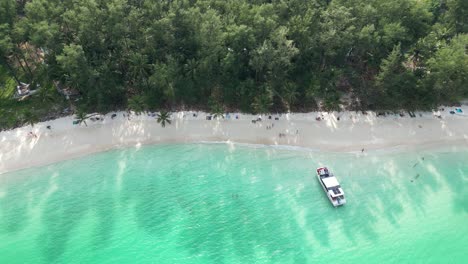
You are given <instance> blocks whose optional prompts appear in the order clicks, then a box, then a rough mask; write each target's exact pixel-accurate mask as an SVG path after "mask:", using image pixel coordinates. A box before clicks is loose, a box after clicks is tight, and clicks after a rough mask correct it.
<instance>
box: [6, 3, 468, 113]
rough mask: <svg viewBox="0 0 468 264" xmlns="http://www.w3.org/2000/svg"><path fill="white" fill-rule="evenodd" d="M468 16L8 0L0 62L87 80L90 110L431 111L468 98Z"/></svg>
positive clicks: (68, 80)
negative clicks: (342, 107) (343, 108)
mask: <svg viewBox="0 0 468 264" xmlns="http://www.w3.org/2000/svg"><path fill="white" fill-rule="evenodd" d="M467 11H468V4H467V1H463V0H308V1H303V0H172V1H161V0H24V1H15V0H3V1H1V3H0V64H1V65H2V66H4V68H5V69H9V74H10V75H11V76H12V77H14V78H16V79H18V81H19V80H20V79H21V80H25V81H32V82H34V81H38V80H39V79H41V78H42V79H44V78H45V79H46V81H48V82H49V83H52V82H53V81H59V82H61V83H62V84H63V85H65V86H69V87H73V88H75V89H77V90H78V91H79V92H80V95H81V100H80V107H84V108H85V109H87V111H89V112H91V111H109V110H113V109H124V108H132V109H136V110H138V112H141V111H144V110H146V109H140V108H141V107H143V106H144V107H145V108H149V109H163V108H165V109H168V108H174V107H192V108H205V109H209V106H210V105H212V104H215V105H217V106H222V107H223V108H224V109H237V110H242V111H246V112H268V111H273V110H275V111H287V110H292V111H305V110H309V109H315V108H316V107H318V106H322V107H325V108H329V109H334V108H336V107H337V105H338V104H339V103H344V104H345V105H346V106H347V107H349V108H351V109H398V108H406V109H427V108H430V107H434V106H435V105H438V104H441V103H455V102H457V101H458V100H461V99H464V98H466V97H467V96H468V82H467V76H468V54H467V53H468V35H467V34H468V23H467V22H468V21H467V18H468V13H467ZM137 99H138V100H137ZM344 99H346V100H344ZM319 103H323V104H322V105H319Z"/></svg>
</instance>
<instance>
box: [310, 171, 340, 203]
mask: <svg viewBox="0 0 468 264" xmlns="http://www.w3.org/2000/svg"><path fill="white" fill-rule="evenodd" d="M317 178H318V180H319V182H320V185H322V188H323V190H324V191H325V193H326V194H327V197H328V199H329V200H330V202H331V203H332V204H333V206H335V207H336V206H340V205H343V204H345V203H346V199H345V196H344V192H343V189H341V186H340V183H339V182H338V180H337V179H336V177H335V176H334V175H333V174H332V173H330V172H329V171H328V168H327V167H320V168H317Z"/></svg>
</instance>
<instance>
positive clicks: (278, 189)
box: [0, 144, 468, 264]
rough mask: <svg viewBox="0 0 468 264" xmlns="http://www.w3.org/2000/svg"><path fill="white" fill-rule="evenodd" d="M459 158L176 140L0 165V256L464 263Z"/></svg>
mask: <svg viewBox="0 0 468 264" xmlns="http://www.w3.org/2000/svg"><path fill="white" fill-rule="evenodd" d="M467 161H468V151H456V152H448V151H435V152H431V151H423V152H412V153H388V154H384V153H379V152H374V153H371V152H369V153H366V154H365V155H362V154H333V153H319V152H312V151H306V150H284V149H277V148H273V147H249V146H240V145H227V144H187V145H159V146H148V147H142V148H138V149H137V148H133V149H125V150H116V151H111V152H106V153H100V154H96V155H92V156H88V157H85V158H81V159H77V160H70V161H65V162H61V163H57V164H54V165H50V166H46V167H41V168H31V169H26V170H22V171H18V172H13V173H9V174H3V175H0V263H5V264H7V263H8V264H10V263H467V262H466V261H467V258H468V163H467ZM319 165H327V166H328V167H329V168H330V169H331V170H332V171H333V172H334V173H335V174H336V175H337V177H338V179H339V180H340V182H341V185H342V186H343V189H344V191H345V193H346V195H347V200H348V204H347V205H345V206H344V207H341V208H333V207H332V206H331V204H330V202H329V201H328V200H327V198H326V196H325V194H324V193H323V191H322V189H321V188H320V186H319V184H318V181H317V179H316V178H315V175H314V170H315V168H316V167H318V166H319Z"/></svg>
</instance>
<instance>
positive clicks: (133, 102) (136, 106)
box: [128, 95, 146, 115]
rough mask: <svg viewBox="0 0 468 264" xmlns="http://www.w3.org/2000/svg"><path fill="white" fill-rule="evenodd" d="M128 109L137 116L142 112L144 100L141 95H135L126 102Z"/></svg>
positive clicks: (144, 105)
mask: <svg viewBox="0 0 468 264" xmlns="http://www.w3.org/2000/svg"><path fill="white" fill-rule="evenodd" d="M128 109H129V110H132V111H133V112H135V114H136V115H139V114H140V113H141V112H144V111H145V109H146V103H145V99H144V98H143V96H141V95H135V96H133V97H132V98H130V99H129V100H128Z"/></svg>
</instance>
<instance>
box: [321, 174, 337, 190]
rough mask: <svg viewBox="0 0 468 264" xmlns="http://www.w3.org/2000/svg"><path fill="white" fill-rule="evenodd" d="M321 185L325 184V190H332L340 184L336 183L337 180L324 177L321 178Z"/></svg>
mask: <svg viewBox="0 0 468 264" xmlns="http://www.w3.org/2000/svg"><path fill="white" fill-rule="evenodd" d="M322 182H323V184H325V187H327V188H333V187H336V186H339V185H340V184H339V183H338V180H337V179H336V178H335V177H333V176H332V177H326V178H322Z"/></svg>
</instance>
